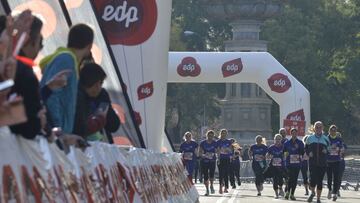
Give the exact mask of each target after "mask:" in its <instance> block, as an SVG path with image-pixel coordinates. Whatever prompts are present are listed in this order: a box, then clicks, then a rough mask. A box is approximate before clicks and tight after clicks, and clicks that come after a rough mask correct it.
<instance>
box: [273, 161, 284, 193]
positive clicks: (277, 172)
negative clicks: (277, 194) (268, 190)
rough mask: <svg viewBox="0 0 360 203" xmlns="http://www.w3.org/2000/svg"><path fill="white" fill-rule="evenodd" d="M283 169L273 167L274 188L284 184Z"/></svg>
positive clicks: (279, 187)
mask: <svg viewBox="0 0 360 203" xmlns="http://www.w3.org/2000/svg"><path fill="white" fill-rule="evenodd" d="M283 174H284V171H283V169H282V168H275V167H274V171H273V188H274V190H277V189H281V188H282V186H283V184H284V176H283Z"/></svg>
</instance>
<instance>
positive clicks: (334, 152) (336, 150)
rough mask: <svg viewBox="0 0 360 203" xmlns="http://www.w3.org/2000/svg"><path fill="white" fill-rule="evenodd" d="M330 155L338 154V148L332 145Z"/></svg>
mask: <svg viewBox="0 0 360 203" xmlns="http://www.w3.org/2000/svg"><path fill="white" fill-rule="evenodd" d="M330 155H331V156H337V155H339V148H338V147H332V148H331V150H330Z"/></svg>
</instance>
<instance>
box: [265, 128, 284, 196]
mask: <svg viewBox="0 0 360 203" xmlns="http://www.w3.org/2000/svg"><path fill="white" fill-rule="evenodd" d="M282 139H283V138H282V136H281V135H280V134H276V135H275V137H274V144H273V145H271V146H270V147H269V150H268V154H267V156H268V157H269V158H270V159H271V161H270V166H269V168H271V172H270V173H271V176H272V178H273V189H274V191H275V199H278V198H279V192H280V188H282V185H283V184H284V180H283V174H284V162H283V157H284V149H283V145H282V144H281V140H282Z"/></svg>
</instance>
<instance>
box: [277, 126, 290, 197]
mask: <svg viewBox="0 0 360 203" xmlns="http://www.w3.org/2000/svg"><path fill="white" fill-rule="evenodd" d="M279 134H280V135H281V136H282V140H281V144H282V145H284V144H285V142H286V141H287V140H288V139H287V137H286V129H285V128H280V129H279ZM283 160H284V163H283V165H284V168H286V159H283ZM288 181H289V175H288V174H287V171H286V170H285V171H284V184H285V191H287V185H288V184H287V183H288ZM279 195H280V196H282V197H283V196H284V195H285V192H284V190H283V189H282V187H281V188H280V191H279Z"/></svg>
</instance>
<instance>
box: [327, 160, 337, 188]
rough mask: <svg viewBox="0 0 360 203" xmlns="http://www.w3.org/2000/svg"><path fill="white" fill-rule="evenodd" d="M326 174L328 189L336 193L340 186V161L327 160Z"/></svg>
mask: <svg viewBox="0 0 360 203" xmlns="http://www.w3.org/2000/svg"><path fill="white" fill-rule="evenodd" d="M326 175H327V184H328V188H329V190H330V191H332V194H337V192H338V191H339V188H340V161H336V162H328V166H327V170H326ZM332 185H334V187H332Z"/></svg>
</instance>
